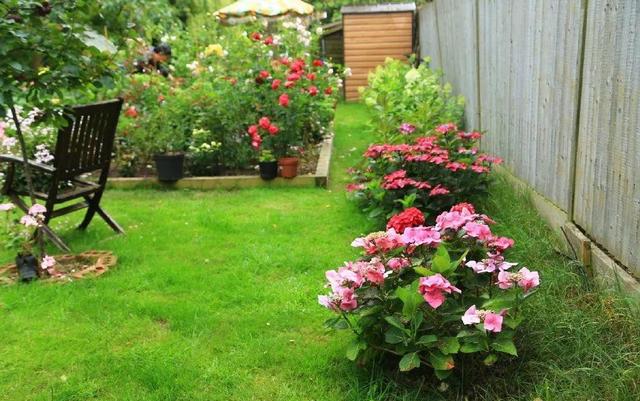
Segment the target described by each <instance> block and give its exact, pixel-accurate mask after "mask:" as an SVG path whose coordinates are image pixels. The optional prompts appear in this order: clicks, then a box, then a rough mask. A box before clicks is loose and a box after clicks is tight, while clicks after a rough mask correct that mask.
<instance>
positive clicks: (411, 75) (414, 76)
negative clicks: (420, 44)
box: [404, 68, 420, 82]
mask: <svg viewBox="0 0 640 401" xmlns="http://www.w3.org/2000/svg"><path fill="white" fill-rule="evenodd" d="M418 78H420V73H419V72H418V70H417V69H415V68H412V69H410V70H409V71H408V72H407V73H406V74H405V75H404V79H405V80H406V81H407V82H415V81H416V80H418Z"/></svg>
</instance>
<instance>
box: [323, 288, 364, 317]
mask: <svg viewBox="0 0 640 401" xmlns="http://www.w3.org/2000/svg"><path fill="white" fill-rule="evenodd" d="M318 303H319V304H320V305H322V306H324V307H325V308H327V309H330V310H333V311H339V310H343V311H345V312H349V311H352V310H354V309H356V308H357V307H358V301H357V296H356V294H355V292H354V291H353V290H352V289H351V288H347V287H344V288H338V289H337V290H336V291H334V292H333V293H332V294H330V295H319V296H318Z"/></svg>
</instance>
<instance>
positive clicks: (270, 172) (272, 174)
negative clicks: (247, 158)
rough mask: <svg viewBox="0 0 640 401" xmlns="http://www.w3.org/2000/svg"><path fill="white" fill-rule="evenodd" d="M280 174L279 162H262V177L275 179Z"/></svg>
mask: <svg viewBox="0 0 640 401" xmlns="http://www.w3.org/2000/svg"><path fill="white" fill-rule="evenodd" d="M277 176H278V162H277V161H275V160H274V161H272V162H260V178H262V179H263V180H267V181H269V180H273V179H274V178H276V177H277Z"/></svg>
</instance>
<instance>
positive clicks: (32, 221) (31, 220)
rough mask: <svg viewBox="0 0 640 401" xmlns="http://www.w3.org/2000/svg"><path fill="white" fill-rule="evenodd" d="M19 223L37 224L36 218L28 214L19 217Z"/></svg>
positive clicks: (32, 225) (26, 224)
mask: <svg viewBox="0 0 640 401" xmlns="http://www.w3.org/2000/svg"><path fill="white" fill-rule="evenodd" d="M20 224H22V225H24V226H25V227H38V225H39V223H38V220H36V219H35V218H34V217H33V216H31V215H28V214H27V215H24V216H22V217H21V218H20Z"/></svg>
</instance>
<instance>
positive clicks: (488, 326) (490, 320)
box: [484, 313, 503, 333]
mask: <svg viewBox="0 0 640 401" xmlns="http://www.w3.org/2000/svg"><path fill="white" fill-rule="evenodd" d="M502 320H503V317H502V315H499V314H496V313H487V315H486V316H485V317H484V329H485V330H487V331H493V332H494V333H500V332H501V331H502Z"/></svg>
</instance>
